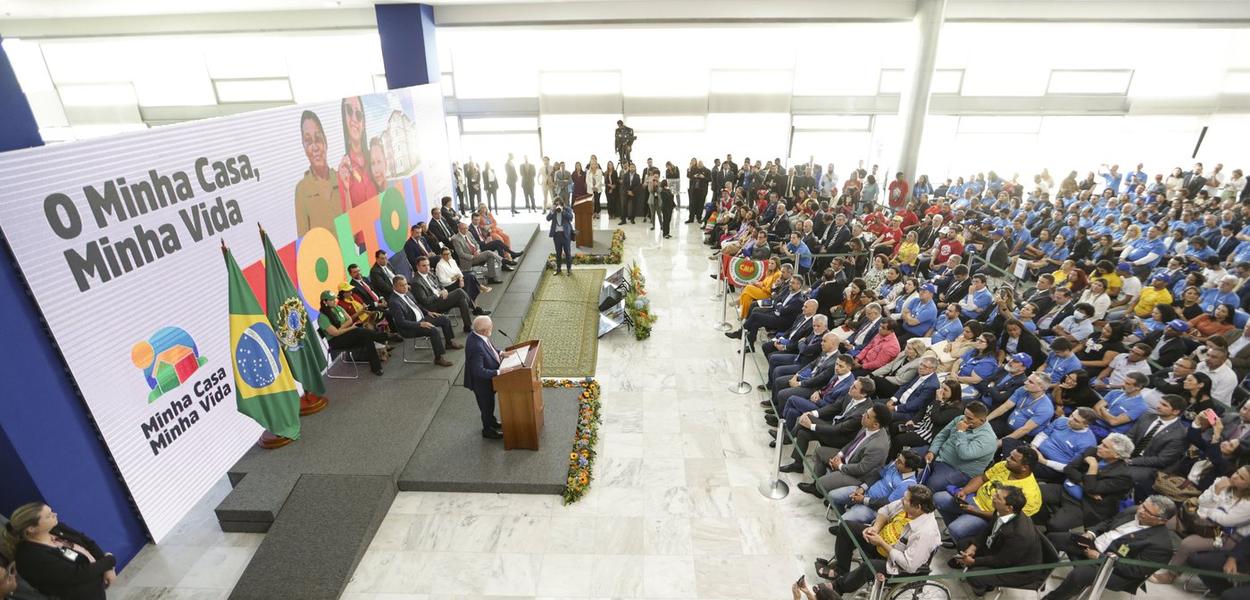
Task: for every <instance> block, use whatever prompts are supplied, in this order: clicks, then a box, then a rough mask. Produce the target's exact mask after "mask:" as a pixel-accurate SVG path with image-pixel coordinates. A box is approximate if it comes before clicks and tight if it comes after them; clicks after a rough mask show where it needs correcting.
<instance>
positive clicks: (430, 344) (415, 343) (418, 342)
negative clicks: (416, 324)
mask: <svg viewBox="0 0 1250 600" xmlns="http://www.w3.org/2000/svg"><path fill="white" fill-rule="evenodd" d="M405 342H407V340H405ZM422 342H425V343H424V344H422ZM409 346H410V344H407V343H405V344H404V364H408V365H428V364H432V363H433V362H434V341H433V340H432V339H430V338H429V337H417V338H412V344H411V347H412V354H413V356H414V358H408V348H409ZM425 350H429V352H430V358H428V359H424V358H415V357H417V356H419V355H420V354H421V353H423V351H425Z"/></svg>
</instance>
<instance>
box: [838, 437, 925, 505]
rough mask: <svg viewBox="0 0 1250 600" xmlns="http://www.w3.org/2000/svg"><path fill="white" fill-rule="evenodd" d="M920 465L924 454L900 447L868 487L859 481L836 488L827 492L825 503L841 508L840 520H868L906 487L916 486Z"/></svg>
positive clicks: (922, 466) (921, 468) (922, 464)
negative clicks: (879, 475) (827, 501)
mask: <svg viewBox="0 0 1250 600" xmlns="http://www.w3.org/2000/svg"><path fill="white" fill-rule="evenodd" d="M924 464H925V463H924V457H922V456H920V455H919V454H917V453H916V451H914V450H904V451H902V452H900V453H899V455H898V457H896V458H895V459H894V462H892V463H890V464H889V465H888V466H887V467H886V468H885V469H882V470H881V478H880V479H878V480H877V481H876V483H873V484H872V486H871V487H869V486H868V484H866V483H862V484H860V485H857V486H855V485H851V486H846V487H840V488H837V489H835V490H832V491H830V492H829V502H830V503H832V504H833V505H834V506H836V507H838V509H839V510H841V511H842V519H843V520H844V521H849V522H851V523H872V520H873V519H875V518H876V517H877V509H878V508H881V507H882V506H885V505H886V504H889V503H891V502H894V501H896V500H898V499H899V498H902V497H903V494H905V493H906V492H907V488H909V487H911V486H913V485H916V483H917V481H916V478H917V477H918V476H919V475H920V472H921V470H923V469H924Z"/></svg>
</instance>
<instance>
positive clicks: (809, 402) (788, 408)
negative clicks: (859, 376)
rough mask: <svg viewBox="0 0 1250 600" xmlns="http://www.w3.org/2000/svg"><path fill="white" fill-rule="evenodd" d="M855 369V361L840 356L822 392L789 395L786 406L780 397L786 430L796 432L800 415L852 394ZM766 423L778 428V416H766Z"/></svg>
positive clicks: (845, 356)
mask: <svg viewBox="0 0 1250 600" xmlns="http://www.w3.org/2000/svg"><path fill="white" fill-rule="evenodd" d="M826 335H828V334H826ZM854 368H855V360H854V359H852V358H851V357H849V356H847V355H845V354H839V355H837V357H836V358H835V359H834V364H833V372H834V375H833V377H831V378H830V379H829V383H828V384H827V385H825V387H824V388H822V389H821V390H820V391H817V392H812V395H811V396H808V397H803V396H801V395H795V394H791V395H788V396H786V398H785V404H782V403H781V401H780V396H779V399H778V402H777V404H778V408H779V409H780V413H779V414H780V415H781V418H783V419H785V424H786V430H787V431H793V430H794V426H795V424H796V423H798V420H799V415H801V414H803V413H805V412H810V411H814V410H819V409H820V408H821V407H822V406H826V405H828V404H832V403H833V402H834V401H836V400H837V399H838V398H840V397H841V396H842V395H843V394H846V393H848V392H850V390H851V387H853V386H854V384H855V376H854V374H852V373H851V371H852V369H854ZM869 381H871V380H869ZM764 421H765V422H767V423H768V425H769V426H770V427H776V426H777V415H776V414H766V415H764Z"/></svg>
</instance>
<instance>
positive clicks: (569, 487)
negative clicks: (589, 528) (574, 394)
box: [543, 378, 602, 504]
mask: <svg viewBox="0 0 1250 600" xmlns="http://www.w3.org/2000/svg"><path fill="white" fill-rule="evenodd" d="M574 386H580V387H581V388H582V392H581V393H580V394H578V402H579V403H580V406H579V407H578V411H577V415H578V418H577V431H576V433H575V434H574V436H573V450H572V451H571V452H569V475H568V478H567V479H566V481H565V489H564V503H565V504H572V503H573V502H576V501H577V500H578V499H580V498H581V497H582V495H584V494H585V493H586V489H587V488H589V487H590V480H591V478H592V476H593V471H594V463H595V443H596V442H597V441H598V440H599V424H600V423H601V422H602V419H601V417H600V415H599V406H600V405H599V382H597V381H595V380H593V379H590V378H586V379H552V380H545V381H543V387H551V388H564V389H568V388H572V387H574Z"/></svg>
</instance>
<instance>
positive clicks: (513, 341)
mask: <svg viewBox="0 0 1250 600" xmlns="http://www.w3.org/2000/svg"><path fill="white" fill-rule="evenodd" d="M495 331H497V332H498V333H499V335H502V336H504V337H506V338H508V341H509V342H512V343H513V344H516V340H514V339H512V336H510V335H508V332H506V331H504V330H502V329H496V330H495Z"/></svg>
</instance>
